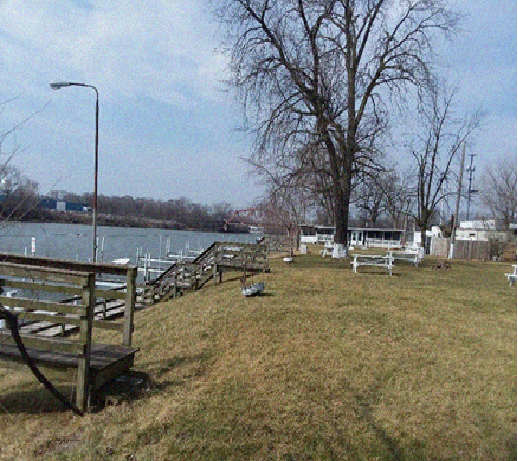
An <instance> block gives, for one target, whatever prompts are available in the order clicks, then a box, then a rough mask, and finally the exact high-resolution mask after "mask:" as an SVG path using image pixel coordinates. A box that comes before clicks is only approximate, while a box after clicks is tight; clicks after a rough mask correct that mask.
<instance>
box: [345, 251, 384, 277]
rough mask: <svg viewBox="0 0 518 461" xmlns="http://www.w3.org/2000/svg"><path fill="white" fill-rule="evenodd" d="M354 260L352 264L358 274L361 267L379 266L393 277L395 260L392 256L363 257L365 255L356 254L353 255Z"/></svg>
mask: <svg viewBox="0 0 518 461" xmlns="http://www.w3.org/2000/svg"><path fill="white" fill-rule="evenodd" d="M351 256H352V257H353V260H352V261H351V264H352V265H353V271H354V272H357V269H358V267H360V266H378V267H383V268H385V269H386V270H387V272H388V273H389V275H392V267H393V265H394V258H393V256H392V255H390V254H386V255H363V254H355V255H351Z"/></svg>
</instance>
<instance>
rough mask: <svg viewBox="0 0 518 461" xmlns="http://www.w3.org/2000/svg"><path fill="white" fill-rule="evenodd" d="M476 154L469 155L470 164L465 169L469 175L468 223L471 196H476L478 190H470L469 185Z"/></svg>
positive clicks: (471, 179)
mask: <svg viewBox="0 0 518 461" xmlns="http://www.w3.org/2000/svg"><path fill="white" fill-rule="evenodd" d="M475 155H477V154H469V156H470V157H471V162H470V165H469V167H468V168H466V171H467V172H468V173H469V188H468V209H467V213H466V215H467V216H466V219H467V220H468V221H469V209H470V207H471V194H476V193H477V192H478V189H472V188H471V183H472V181H473V173H474V172H475V167H474V166H473V157H475Z"/></svg>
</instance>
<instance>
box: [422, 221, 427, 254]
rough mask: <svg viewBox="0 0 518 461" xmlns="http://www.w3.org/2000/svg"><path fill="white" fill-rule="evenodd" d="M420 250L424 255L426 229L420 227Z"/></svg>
mask: <svg viewBox="0 0 518 461" xmlns="http://www.w3.org/2000/svg"><path fill="white" fill-rule="evenodd" d="M421 248H423V250H424V252H423V254H424V253H426V227H421Z"/></svg>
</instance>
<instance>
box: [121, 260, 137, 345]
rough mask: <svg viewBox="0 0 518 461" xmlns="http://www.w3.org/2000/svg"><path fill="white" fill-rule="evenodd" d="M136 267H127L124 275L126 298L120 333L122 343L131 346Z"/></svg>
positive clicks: (135, 297)
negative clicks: (121, 331)
mask: <svg viewBox="0 0 518 461" xmlns="http://www.w3.org/2000/svg"><path fill="white" fill-rule="evenodd" d="M136 279H137V268H136V267H132V268H130V269H128V272H127V276H126V298H125V299H124V327H123V334H122V344H123V345H124V346H126V347H130V346H131V334H132V333H133V317H134V314H135V302H136V299H137V285H136V283H135V281H136Z"/></svg>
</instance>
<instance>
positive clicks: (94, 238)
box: [50, 82, 99, 263]
mask: <svg viewBox="0 0 518 461" xmlns="http://www.w3.org/2000/svg"><path fill="white" fill-rule="evenodd" d="M66 86H84V87H86V88H92V89H93V90H94V91H95V161H94V196H93V199H92V262H94V263H95V262H96V261H97V172H98V164H99V92H98V91H97V88H96V87H95V86H93V85H87V84H86V83H77V82H53V83H51V84H50V87H51V88H52V89H53V90H60V89H61V88H63V87H66Z"/></svg>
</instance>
